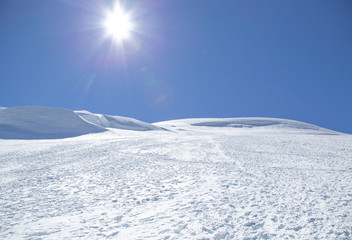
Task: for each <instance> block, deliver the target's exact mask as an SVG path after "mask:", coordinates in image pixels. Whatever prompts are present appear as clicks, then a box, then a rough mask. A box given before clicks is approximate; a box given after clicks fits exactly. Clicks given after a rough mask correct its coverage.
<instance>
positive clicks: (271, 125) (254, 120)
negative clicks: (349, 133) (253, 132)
mask: <svg viewBox="0 0 352 240" xmlns="http://www.w3.org/2000/svg"><path fill="white" fill-rule="evenodd" d="M156 125H158V126H163V127H188V128H190V127H214V128H237V129H251V128H254V129H257V130H260V129H262V130H280V131H287V130H288V131H295V130H297V131H301V130H306V132H309V133H314V134H340V133H339V132H336V131H332V130H329V129H326V128H322V127H319V126H316V125H313V124H309V123H304V122H300V121H295V120H289V119H280V118H259V117H249V118H191V119H180V120H171V121H165V122H159V123H156ZM301 132H302V131H301Z"/></svg>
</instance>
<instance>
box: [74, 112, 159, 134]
mask: <svg viewBox="0 0 352 240" xmlns="http://www.w3.org/2000/svg"><path fill="white" fill-rule="evenodd" d="M75 113H76V114H78V115H79V116H80V117H81V118H83V119H85V120H86V121H88V122H91V123H93V124H95V125H98V126H101V127H104V128H118V129H125V130H134V131H150V130H161V128H159V127H156V126H153V125H152V124H150V123H146V122H142V121H139V120H136V119H133V118H128V117H120V116H110V115H106V114H96V113H91V112H88V111H75Z"/></svg>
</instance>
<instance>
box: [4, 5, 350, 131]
mask: <svg viewBox="0 0 352 240" xmlns="http://www.w3.org/2000/svg"><path fill="white" fill-rule="evenodd" d="M122 4H123V5H124V7H125V10H126V11H129V12H130V13H131V16H133V17H132V20H133V24H134V26H135V29H134V30H135V31H134V32H133V33H131V36H130V38H129V39H126V40H124V42H123V44H118V43H116V42H114V41H113V40H112V38H109V37H107V36H106V29H104V28H102V27H101V23H102V21H103V19H104V15H105V12H106V10H107V9H111V7H112V6H113V5H114V3H113V2H112V1H98V0H96V1H88V0H77V1H69V0H51V1H47V0H31V1H22V0H2V1H1V2H0V53H1V54H0V79H1V80H0V81H1V87H0V106H5V107H12V106H22V105H42V106H51V107H63V108H68V109H72V110H81V109H85V110H89V111H91V112H96V113H106V114H111V115H120V116H128V117H133V118H137V119H140V120H144V121H147V122H156V121H162V120H169V119H179V118H190V117H279V118H288V119H294V120H300V121H304V122H309V123H313V124H317V125H320V126H322V127H326V128H330V129H333V130H337V131H342V132H348V133H352V107H351V105H352V44H351V43H352V1H350V0H346V1H344V0H339V1H332V0H331V1H324V0H310V1H306V0H302V1H300V0H297V1H286V0H277V1H261V0H258V1H252V0H249V1H244V0H241V1H236V0H227V1H226V0H219V1H215V0H213V1H210V0H192V1H189V0H177V1H176V0H148V1H142V0H139V1H138V0H133V1H132V0H131V1H124V2H122Z"/></svg>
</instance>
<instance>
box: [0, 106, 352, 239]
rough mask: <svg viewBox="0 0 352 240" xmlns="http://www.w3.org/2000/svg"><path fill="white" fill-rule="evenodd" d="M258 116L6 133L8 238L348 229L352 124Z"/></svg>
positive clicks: (0, 233)
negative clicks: (61, 133)
mask: <svg viewBox="0 0 352 240" xmlns="http://www.w3.org/2000/svg"><path fill="white" fill-rule="evenodd" d="M1 111H3V110H1ZM259 120H260V122H258V119H253V118H251V119H246V120H243V119H242V120H236V119H232V120H229V119H217V120H214V119H186V120H175V121H167V122H161V123H157V124H155V125H157V126H159V127H162V128H166V129H168V130H170V131H128V130H121V129H110V131H106V132H101V133H97V134H94V135H93V134H88V135H83V136H79V137H75V138H65V139H54V140H50V139H49V140H31V141H28V140H1V139H0V165H1V168H0V189H1V191H0V239H351V237H352V228H351V226H352V185H351V182H352V136H351V135H349V134H339V133H334V134H330V133H331V132H329V134H326V131H329V130H326V129H320V128H318V127H314V126H311V125H305V124H303V123H299V124H298V123H296V122H293V123H295V124H293V125H292V124H289V123H292V122H290V121H287V120H275V119H271V120H268V119H259ZM261 120H265V121H264V122H263V121H261ZM268 121H269V122H268ZM277 121H278V122H279V123H277ZM209 122H210V123H209ZM273 122H275V124H272V123H273ZM233 124H235V125H233ZM285 124H289V126H290V127H289V126H287V125H285ZM297 124H298V126H297ZM302 124H303V125H302ZM209 125H211V127H210V126H209ZM238 125H244V127H238ZM283 125H284V126H283ZM234 126H235V127H234ZM248 126H249V127H248ZM292 126H295V127H292ZM317 128H318V129H317Z"/></svg>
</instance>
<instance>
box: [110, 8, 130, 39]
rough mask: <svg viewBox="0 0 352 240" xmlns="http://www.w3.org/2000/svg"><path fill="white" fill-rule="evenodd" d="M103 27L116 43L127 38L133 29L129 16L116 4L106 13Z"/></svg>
mask: <svg viewBox="0 0 352 240" xmlns="http://www.w3.org/2000/svg"><path fill="white" fill-rule="evenodd" d="M104 27H105V29H106V30H107V33H108V34H109V35H110V36H112V37H113V38H114V39H115V40H116V41H121V40H124V39H126V38H128V37H129V36H130V33H131V30H132V28H133V26H132V22H131V19H130V16H129V15H128V14H127V13H126V12H124V10H123V9H122V8H121V7H120V6H119V5H118V4H117V5H116V6H115V8H114V10H113V11H112V12H108V13H107V15H106V19H105V22H104Z"/></svg>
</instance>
